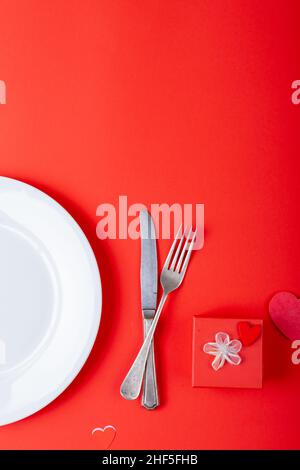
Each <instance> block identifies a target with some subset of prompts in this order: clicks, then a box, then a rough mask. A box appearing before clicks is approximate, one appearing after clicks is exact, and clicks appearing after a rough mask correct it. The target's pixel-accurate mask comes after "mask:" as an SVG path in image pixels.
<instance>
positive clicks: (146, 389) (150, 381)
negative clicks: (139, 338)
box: [142, 318, 159, 410]
mask: <svg viewBox="0 0 300 470" xmlns="http://www.w3.org/2000/svg"><path fill="white" fill-rule="evenodd" d="M151 324H152V319H147V318H145V319H144V337H145V338H146V336H147V334H148V332H149V329H150V327H151ZM142 405H143V406H144V408H146V409H147V410H154V408H156V407H157V406H158V405H159V400H158V392H157V381H156V371H155V359H154V344H153V340H152V343H151V347H150V350H149V355H148V359H147V364H146V369H145V374H144V385H143V396H142Z"/></svg>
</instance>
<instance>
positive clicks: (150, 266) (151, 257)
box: [140, 210, 159, 410]
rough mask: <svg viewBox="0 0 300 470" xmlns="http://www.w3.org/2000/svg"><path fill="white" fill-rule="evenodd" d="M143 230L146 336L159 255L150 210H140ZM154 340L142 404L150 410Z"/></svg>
mask: <svg viewBox="0 0 300 470" xmlns="http://www.w3.org/2000/svg"><path fill="white" fill-rule="evenodd" d="M140 230H141V247H142V254H141V298H142V313H143V322H144V337H146V336H147V334H148V331H149V329H150V327H151V324H152V320H153V318H154V316H155V310H156V304H157V256H156V237H155V228H154V224H153V220H152V218H151V215H150V214H149V212H148V211H146V210H143V211H141V212H140ZM158 404H159V402H158V393H157V381H156V372H155V360H154V346H153V342H152V345H151V349H150V352H149V356H148V360H147V365H146V370H145V375H144V385H143V397H142V405H143V406H144V407H145V408H147V409H148V410H153V409H154V408H156V407H157V406H158Z"/></svg>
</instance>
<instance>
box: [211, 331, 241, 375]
mask: <svg viewBox="0 0 300 470" xmlns="http://www.w3.org/2000/svg"><path fill="white" fill-rule="evenodd" d="M215 338H216V342H215V343H206V344H205V345H204V346H203V351H204V352H205V353H206V354H211V355H212V356H216V357H215V359H214V360H213V362H212V364H211V365H212V367H213V369H214V370H219V369H221V367H223V365H224V364H225V361H227V362H229V364H232V365H234V366H238V365H239V364H240V363H241V361H242V359H241V357H240V356H239V355H238V353H239V352H240V350H241V349H242V343H241V342H240V341H239V340H238V339H233V340H231V341H230V338H229V335H228V334H227V333H222V332H219V333H217V334H216V336H215Z"/></svg>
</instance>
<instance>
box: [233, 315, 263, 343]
mask: <svg viewBox="0 0 300 470" xmlns="http://www.w3.org/2000/svg"><path fill="white" fill-rule="evenodd" d="M237 329H238V333H239V337H240V340H241V342H242V344H243V346H250V345H251V344H253V343H254V342H255V341H256V340H257V339H258V338H259V337H260V335H261V325H250V323H249V322H247V321H240V322H239V323H238V324H237Z"/></svg>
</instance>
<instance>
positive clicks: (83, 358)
mask: <svg viewBox="0 0 300 470" xmlns="http://www.w3.org/2000/svg"><path fill="white" fill-rule="evenodd" d="M2 181H3V182H5V184H9V185H13V186H16V187H21V188H24V187H25V189H26V190H29V191H31V192H33V193H35V194H38V195H39V197H40V198H42V199H44V200H46V201H48V202H49V203H50V204H51V205H53V206H54V207H55V208H56V209H57V210H58V211H59V212H60V213H61V214H62V215H63V216H64V218H66V219H68V221H69V223H71V225H72V227H73V228H74V230H75V232H76V233H77V234H78V236H79V237H80V240H81V242H82V243H83V246H84V249H85V251H86V253H87V256H88V260H89V265H90V266H91V268H92V271H93V277H94V282H95V285H97V289H96V290H95V311H96V312H97V315H95V318H94V323H95V327H94V328H92V329H91V333H90V338H89V341H87V342H86V345H85V348H84V349H83V350H82V354H81V355H80V357H79V358H78V360H77V361H76V363H75V366H74V368H73V370H72V373H70V374H69V375H68V376H66V377H65V379H64V381H62V382H61V383H60V385H59V386H57V387H56V388H55V391H54V392H52V393H50V394H47V395H45V397H44V398H42V399H40V400H39V401H38V403H37V404H36V405H34V404H31V405H30V406H29V407H28V406H27V407H26V409H25V407H24V408H23V410H24V411H23V413H18V417H16V416H15V417H13V413H11V418H9V417H8V416H6V418H5V419H1V416H0V427H2V426H6V425H9V424H13V423H15V422H18V421H22V420H24V419H26V418H29V417H30V416H32V415H34V414H36V413H37V412H38V411H40V410H42V409H43V408H45V407H47V406H48V405H49V404H50V403H52V402H54V401H55V400H56V399H57V398H58V397H59V396H60V395H61V394H62V393H63V392H64V391H65V390H66V389H67V388H68V387H69V386H70V385H71V384H72V383H73V381H74V380H75V379H76V377H77V376H78V374H79V373H80V372H81V370H82V369H83V367H84V365H85V364H86V362H87V360H88V358H89V356H90V354H91V351H92V349H93V347H94V345H95V341H96V339H97V336H98V333H99V329H100V323H101V318H102V305H103V290H102V281H101V274H100V270H99V265H98V261H97V258H96V255H95V253H94V250H93V248H92V246H91V244H90V242H89V240H88V238H87V236H86V234H85V232H84V231H83V229H82V227H81V226H80V225H79V223H78V222H77V221H76V220H75V218H74V217H73V216H72V215H71V214H70V212H69V211H68V210H67V209H65V207H63V206H62V205H61V204H60V203H59V202H58V201H56V200H55V199H54V198H53V197H52V196H50V195H49V194H47V193H46V192H44V191H43V190H41V189H39V188H37V187H36V186H33V185H32V184H29V183H26V182H24V181H22V180H20V179H16V178H11V177H7V176H3V175H0V192H1V182H2ZM29 409H30V410H29ZM15 414H17V413H15Z"/></svg>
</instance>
